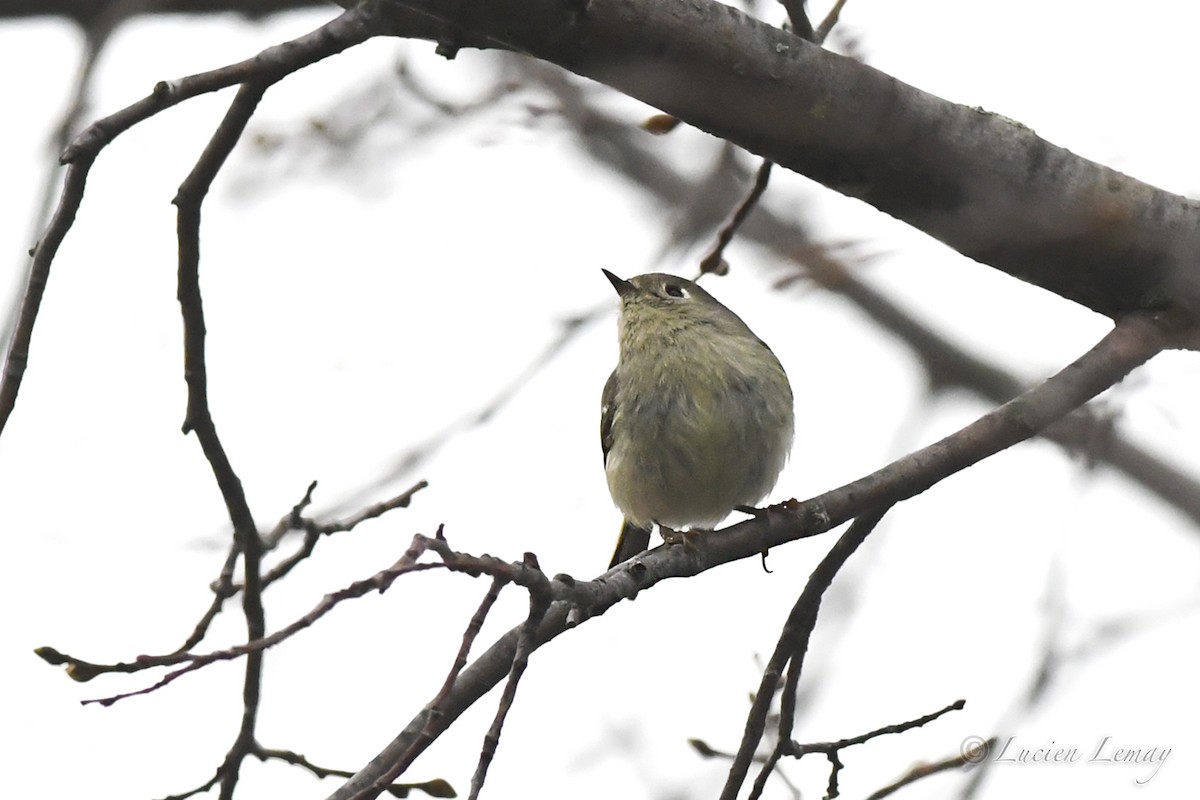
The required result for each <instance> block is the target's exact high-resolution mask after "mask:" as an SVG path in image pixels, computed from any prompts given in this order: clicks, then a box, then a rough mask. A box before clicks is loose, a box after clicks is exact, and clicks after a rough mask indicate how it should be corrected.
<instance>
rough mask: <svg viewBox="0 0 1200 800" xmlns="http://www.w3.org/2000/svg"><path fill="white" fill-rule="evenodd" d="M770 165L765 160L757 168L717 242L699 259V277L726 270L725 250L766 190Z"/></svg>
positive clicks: (769, 176) (723, 226)
mask: <svg viewBox="0 0 1200 800" xmlns="http://www.w3.org/2000/svg"><path fill="white" fill-rule="evenodd" d="M772 166H773V165H772V163H771V162H770V161H768V160H766V159H763V162H762V163H761V164H759V166H758V172H757V173H755V175H754V185H753V186H752V187H751V188H750V192H749V193H748V194H747V195H746V197H745V198H743V200H742V202H741V203H739V204H738V206H737V208H735V209H734V210H733V213H732V214H731V215H730V217H729V219H728V220H727V221H726V222H725V224H724V225H722V226H721V230H720V231H719V232H718V233H717V241H716V242H714V243H713V246H712V248H711V249H709V251H708V252H707V253H705V255H704V257H703V258H701V259H700V275H706V274H708V273H710V272H715V273H717V274H718V275H720V274H724V273H725V272H726V271H727V270H728V266H727V265H726V264H725V258H724V255H725V248H726V247H728V246H729V243H730V242H731V241H733V236H734V234H736V233H737V231H738V228H740V227H742V223H743V222H745V221H746V217H748V216H750V212H751V211H753V210H754V207H755V206H756V205H758V200H759V198H760V197H762V195H763V192H765V191H766V190H767V183H768V182H769V181H770V180H771V167H772Z"/></svg>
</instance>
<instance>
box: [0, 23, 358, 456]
mask: <svg viewBox="0 0 1200 800" xmlns="http://www.w3.org/2000/svg"><path fill="white" fill-rule="evenodd" d="M370 9H371V6H370V5H369V4H364V5H361V6H356V7H354V8H352V9H351V10H349V11H346V12H345V13H343V14H342V15H340V16H339V17H337V19H335V20H333V21H332V22H330V23H328V24H327V25H324V26H322V27H320V28H318V29H317V30H315V31H313V32H312V33H309V34H307V35H305V36H301V37H300V38H298V39H295V40H293V41H291V42H287V43H284V44H281V45H276V46H274V47H269V48H267V49H266V50H264V51H262V52H261V53H259V54H258V55H257V56H255V57H254V58H250V59H247V60H245V61H242V62H239V63H237V64H232V65H230V66H227V67H222V68H220V69H215V70H211V71H209V72H202V73H199V74H197V75H192V76H189V77H186V78H182V79H180V80H177V81H160V82H159V83H158V84H156V85H155V87H154V90H153V91H152V92H151V93H150V94H149V95H147V96H146V97H145V98H143V99H141V100H139V101H138V102H136V103H134V104H133V105H131V106H128V107H126V108H124V109H122V110H120V111H118V112H116V113H115V114H112V115H110V116H108V117H105V118H104V119H102V120H99V121H98V122H95V123H93V124H91V125H90V126H88V128H87V129H86V130H84V131H83V132H82V133H81V134H79V136H77V137H76V138H75V140H74V141H73V142H72V143H71V144H69V145H68V146H67V148H66V150H64V151H63V154H62V156H61V158H60V160H61V161H62V163H63V164H66V165H68V166H67V174H66V177H65V178H64V183H63V190H62V196H61V198H60V199H59V203H58V207H57V209H56V210H55V212H54V214H53V216H52V217H51V218H50V223H49V224H48V225H47V227H46V231H45V233H43V234H42V238H41V240H40V241H39V242H38V243H37V245H35V247H34V249H33V253H32V255H33V261H32V263H31V265H30V268H29V283H28V286H27V287H26V289H25V294H24V297H23V299H22V301H21V309H20V312H19V313H18V315H17V322H16V326H15V329H14V332H13V336H12V340H11V341H10V342H9V345H8V354H7V357H6V360H5V363H4V373H3V376H2V377H0V433H2V432H3V430H4V427H5V425H6V424H7V422H8V419H9V417H10V416H11V414H12V411H13V408H14V407H15V405H16V402H17V393H18V392H19V391H20V387H21V380H22V378H23V377H24V375H25V367H26V365H27V364H28V362H29V348H30V342H31V340H32V337H33V328H34V325H35V324H36V322H37V316H38V311H39V309H40V308H41V301H42V296H43V294H44V293H45V290H46V283H47V281H48V280H49V277H50V265H51V263H52V262H53V261H54V257H55V255H56V254H57V253H58V248H59V246H60V245H61V244H62V241H63V238H64V237H65V236H66V235H67V231H69V230H70V229H71V226H72V225H73V224H74V222H75V215H76V212H77V211H78V210H79V205H80V203H81V202H82V201H83V189H84V185H85V183H86V182H87V175H88V172H89V171H90V170H91V168H92V164H93V163H94V162H95V160H96V156H97V155H98V154H99V153H100V151H101V150H102V149H104V147H106V146H107V145H108V144H109V143H110V142H112V140H113V139H115V138H116V137H117V136H119V135H120V134H122V133H124V132H125V131H126V130H128V129H129V128H131V127H133V126H134V125H136V124H137V123H139V122H142V121H144V120H146V119H148V118H150V117H152V116H154V115H155V114H157V113H159V112H160V111H163V110H165V109H167V108H170V107H171V106H174V105H176V104H178V103H181V102H183V101H184V100H187V99H189V98H192V97H195V96H197V95H200V94H206V93H208V92H214V91H217V90H219V89H225V88H228V87H230V86H234V85H237V84H239V83H245V82H248V81H259V82H262V83H263V84H264V86H265V85H269V84H271V83H274V82H275V81H278V80H280V79H281V78H283V77H284V76H286V75H288V74H290V73H292V72H295V71H296V70H298V69H301V68H302V67H305V66H308V65H309V64H312V63H314V62H316V61H319V60H321V59H322V58H327V57H328V56H331V55H334V54H336V53H339V52H341V51H342V50H345V49H346V48H347V47H351V46H353V45H355V44H359V43H360V42H362V41H365V40H366V39H367V38H370V37H371V36H373V35H375V33H377V32H378V30H377V23H378V21H377V19H376V17H375V16H374V15H373V14H372V13H370Z"/></svg>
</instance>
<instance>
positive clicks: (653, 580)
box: [330, 315, 1177, 800]
mask: <svg viewBox="0 0 1200 800" xmlns="http://www.w3.org/2000/svg"><path fill="white" fill-rule="evenodd" d="M1176 335H1177V332H1176V331H1175V330H1173V328H1172V323H1171V322H1170V321H1169V320H1166V319H1161V318H1159V317H1156V316H1152V315H1135V316H1130V317H1127V318H1123V319H1121V320H1120V321H1119V322H1118V323H1117V325H1116V326H1115V327H1114V328H1113V330H1112V331H1111V332H1110V333H1109V334H1108V335H1107V336H1105V337H1104V338H1103V339H1102V340H1101V341H1100V342H1099V343H1097V344H1096V345H1095V346H1094V347H1093V348H1092V349H1091V350H1089V351H1088V352H1087V353H1084V354H1083V355H1082V356H1081V357H1080V358H1079V359H1077V360H1076V361H1074V362H1072V363H1071V364H1070V365H1068V366H1067V367H1066V368H1064V369H1063V370H1062V371H1060V372H1059V373H1057V374H1056V375H1054V376H1052V377H1051V378H1049V379H1047V380H1046V381H1045V382H1043V383H1042V384H1040V385H1038V386H1036V387H1034V388H1032V389H1030V390H1029V391H1027V392H1025V393H1024V394H1022V395H1021V396H1020V397H1017V398H1016V399H1014V400H1011V401H1009V402H1008V403H1005V404H1004V405H1002V406H1000V407H999V408H997V409H995V410H994V411H991V412H989V413H988V414H986V415H984V416H983V417H981V418H980V419H978V420H976V421H975V422H973V423H971V424H970V425H968V426H966V427H965V428H963V429H961V430H959V431H957V432H955V433H953V434H951V435H950V436H947V437H945V438H944V439H942V440H940V441H938V442H935V443H933V444H931V445H929V446H927V447H924V448H922V449H920V450H917V451H915V452H913V453H911V454H909V455H907V456H905V457H903V458H901V459H899V460H897V461H895V462H893V463H892V464H889V465H888V466H886V467H884V468H882V469H880V470H879V471H877V472H875V473H872V474H871V475H867V476H865V477H863V478H860V479H859V480H857V481H854V482H852V483H849V484H846V485H845V486H842V487H840V488H838V489H834V490H832V491H829V492H826V493H824V494H822V495H819V496H817V497H814V498H812V499H810V500H807V501H805V502H803V503H800V502H797V501H794V500H792V501H788V502H786V503H783V504H781V505H778V506H773V507H771V508H770V509H769V510H768V511H767V512H766V513H764V514H761V515H759V516H757V517H756V518H754V519H752V520H748V521H746V522H743V523H741V524H739V525H734V526H732V527H730V528H726V529H724V530H722V531H718V532H716V533H711V534H700V535H697V536H695V537H693V538H692V539H691V540H690V544H691V545H692V546H691V547H687V548H684V547H669V546H664V547H659V548H657V549H655V550H652V551H650V552H649V553H647V554H646V555H644V556H640V557H638V558H636V559H633V560H631V561H629V562H626V563H625V564H623V565H621V566H619V567H616V568H615V569H612V570H609V571H608V572H607V573H605V574H604V575H603V576H601V577H600V578H598V579H596V580H594V581H590V582H588V583H581V584H576V585H574V587H573V594H572V596H571V598H570V600H569V601H566V600H563V601H557V602H555V603H553V604H551V606H550V609H549V610H548V611H547V613H546V616H545V618H544V619H543V620H542V623H541V625H540V626H539V629H538V635H537V644H538V646H541V645H543V644H545V643H546V642H548V641H550V640H551V639H553V638H555V637H556V636H558V635H559V634H561V633H562V632H564V631H565V630H567V628H568V621H570V623H571V624H581V623H582V622H584V621H586V620H587V619H588V618H590V617H592V616H597V615H599V614H603V613H604V612H605V611H606V610H607V609H609V608H611V607H612V606H613V605H615V604H616V603H618V602H620V600H621V599H623V598H625V597H630V596H633V595H634V594H636V593H637V592H640V591H645V590H647V589H649V588H651V587H652V586H654V585H656V584H657V583H659V582H660V581H663V580H667V579H668V578H676V577H684V576H688V575H694V574H697V573H699V572H703V571H704V570H707V569H711V568H713V567H715V566H718V565H719V564H723V563H726V562H729V561H734V560H737V559H741V558H750V557H753V556H756V555H758V554H759V553H761V552H762V551H763V550H764V549H766V548H769V547H774V546H778V545H782V544H784V543H786V542H790V541H795V540H796V539H800V538H804V537H807V536H813V535H816V534H819V533H823V532H824V531H827V530H829V529H831V528H833V527H835V526H837V525H840V524H842V523H843V522H845V521H847V520H848V519H850V518H853V517H855V516H858V515H860V514H864V513H866V512H867V510H868V509H871V508H879V507H886V506H888V505H890V504H893V503H896V502H899V501H901V500H905V499H907V498H909V497H912V496H914V495H917V494H919V493H921V492H923V491H925V490H927V489H929V488H931V487H932V486H934V485H935V484H937V483H938V482H939V481H940V480H942V479H943V478H946V477H947V476H949V475H952V474H954V473H955V472H958V471H959V470H962V469H965V468H966V467H968V466H970V465H972V464H974V463H976V462H978V461H981V460H983V459H984V458H987V457H988V456H991V455H994V454H996V453H998V452H1000V451H1001V450H1003V449H1005V448H1007V447H1010V446H1012V445H1013V444H1016V443H1017V442H1020V441H1023V440H1025V439H1028V438H1030V437H1031V436H1033V435H1035V434H1036V433H1037V432H1038V431H1039V430H1040V429H1042V428H1044V427H1045V426H1046V425H1049V424H1050V423H1052V422H1053V421H1054V420H1055V419H1058V418H1059V417H1062V416H1063V415H1064V414H1067V413H1068V412H1070V411H1071V410H1072V409H1074V408H1077V407H1078V406H1080V405H1082V404H1083V403H1085V402H1087V401H1088V400H1089V399H1091V398H1092V397H1094V396H1095V395H1097V394H1099V393H1100V392H1102V391H1104V390H1105V389H1106V388H1108V387H1109V386H1112V385H1113V384H1115V383H1117V382H1119V381H1120V380H1121V379H1122V378H1123V377H1124V376H1125V375H1126V374H1128V373H1129V371H1130V370H1132V369H1134V368H1135V367H1137V366H1139V365H1141V364H1142V363H1144V362H1145V361H1147V360H1148V359H1150V358H1151V357H1153V356H1154V355H1155V354H1156V353H1158V352H1159V351H1161V350H1162V349H1163V348H1164V347H1165V346H1166V343H1167V342H1168V341H1169V340H1171V339H1172V338H1173V337H1174V336H1176ZM523 627H524V626H518V627H517V628H514V629H513V630H510V631H508V632H507V633H506V634H504V635H503V636H501V637H500V639H499V640H498V641H497V642H496V643H495V644H493V645H492V647H491V648H489V649H488V650H487V651H486V652H484V653H482V654H481V655H480V656H479V657H478V658H476V659H475V661H474V662H473V663H472V664H471V665H470V666H468V667H467V668H466V669H464V670H463V671H462V673H461V674H460V675H459V678H458V680H457V681H455V684H454V688H453V689H452V690H451V691H450V692H449V694H447V695H446V696H445V697H444V698H443V702H442V703H441V705H440V706H439V709H438V711H439V717H438V719H437V722H436V726H435V727H434V728H433V729H430V730H427V729H426V725H427V722H428V718H427V715H426V713H425V711H422V712H420V713H418V714H417V715H416V716H415V717H414V718H413V719H412V720H411V721H410V722H409V723H408V725H407V726H406V727H405V728H404V730H403V731H401V732H400V733H399V734H398V735H397V736H396V738H395V739H393V740H392V741H391V742H390V743H389V744H388V745H387V746H386V747H385V748H384V749H383V750H382V751H381V752H380V753H379V754H378V755H377V756H376V757H375V758H373V759H372V760H371V761H370V762H369V763H368V764H367V765H366V766H364V767H363V769H362V770H360V771H359V772H358V774H357V775H355V776H354V777H353V778H352V779H350V780H349V781H347V783H346V784H345V785H344V786H342V787H341V788H340V789H338V790H337V791H336V792H334V793H333V794H332V795H331V796H330V797H331V800H348V798H351V797H354V798H371V797H376V796H378V791H377V789H376V784H377V781H380V780H381V778H382V777H383V776H384V775H387V774H389V772H391V770H393V769H394V768H395V766H396V765H397V763H398V762H399V761H400V760H401V759H404V760H405V761H406V762H411V760H412V759H413V758H415V757H416V755H418V754H419V752H420V751H421V750H423V749H424V748H425V747H427V746H428V744H429V743H430V742H431V741H432V740H433V739H434V738H436V736H437V735H438V734H440V733H441V731H443V730H445V729H446V728H448V727H449V726H450V724H451V723H452V722H453V721H454V720H455V719H457V718H458V716H460V715H461V714H462V713H463V712H464V711H465V710H466V709H467V708H469V707H470V706H471V705H472V704H473V703H474V702H475V701H476V700H478V699H479V698H480V697H482V696H483V694H485V693H486V692H487V691H488V690H489V689H491V688H492V687H493V686H495V685H496V684H497V683H499V681H500V680H502V679H503V678H504V676H505V674H507V672H508V670H509V668H510V666H511V665H512V663H513V657H514V655H515V654H516V649H517V641H518V639H519V637H520V636H521V631H522V628H523Z"/></svg>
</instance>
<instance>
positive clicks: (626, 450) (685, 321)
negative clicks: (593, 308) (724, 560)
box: [600, 270, 794, 568]
mask: <svg viewBox="0 0 1200 800" xmlns="http://www.w3.org/2000/svg"><path fill="white" fill-rule="evenodd" d="M603 272H604V275H605V276H606V277H607V278H608V280H609V281H610V282H611V283H612V285H613V288H615V289H616V290H617V294H618V295H620V297H621V316H620V320H619V322H618V324H617V338H618V341H619V343H620V356H619V359H618V361H617V368H616V369H614V370H613V373H612V375H610V376H609V378H608V382H607V383H606V384H605V385H604V394H603V397H602V399H601V414H600V446H601V449H603V451H604V472H605V476H606V477H607V478H608V491H609V493H610V494H611V495H612V499H613V503H614V504H616V506H617V508H619V509H620V510H621V512H622V513H623V514H624V515H625V522H624V524H623V525H622V526H621V535H620V538H619V539H618V540H617V548H616V552H615V553H613V558H612V563H611V564H609V567H610V568H611V567H614V566H616V565H617V564H619V563H621V562H622V561H625V560H627V559H629V558H632V557H633V556H635V555H637V554H638V553H640V552H642V551H643V550H645V549H646V548H647V547H648V546H649V544H650V531H651V529H652V528H653V526H654V525H656V524H657V525H658V526H659V531H660V533H662V535H663V538H664V540H666V541H668V542H671V541H677V540H679V539H680V538H681V536H680V534H679V532H680V531H682V529H684V528H698V529H706V530H707V529H711V528H712V527H713V526H715V525H716V524H717V523H718V522H720V521H721V520H723V519H724V518H725V517H726V516H728V515H729V512H731V511H733V510H734V509H736V508H743V507H751V506H753V505H754V504H756V503H758V502H759V501H760V500H762V499H763V498H764V497H765V496H766V495H767V493H768V492H770V491H771V489H772V488H773V487H774V486H775V481H776V480H777V479H778V478H779V473H780V471H781V470H782V469H783V465H784V463H785V462H786V461H787V457H788V454H789V453H790V452H791V449H792V435H793V429H794V419H793V410H792V387H791V384H789V383H788V379H787V374H786V373H785V372H784V370H783V366H782V365H781V364H780V363H779V359H778V358H776V357H775V354H774V353H772V352H771V348H769V347H767V345H766V343H765V342H763V340H762V339H759V338H758V337H757V336H755V335H754V332H753V331H751V330H750V328H749V327H747V325H746V323H744V322H742V320H741V318H740V317H738V315H737V314H735V313H733V312H732V311H730V310H729V309H728V308H726V307H725V306H723V305H721V304H720V303H719V302H718V301H717V300H716V299H715V298H714V297H713V296H712V295H710V294H709V293H708V292H706V291H705V290H704V289H702V288H700V287H699V286H698V285H696V284H695V283H693V282H692V281H689V280H685V279H683V278H678V277H676V276H674V275H667V274H664V273H658V272H656V273H651V274H648V275H638V276H637V277H634V278H630V279H629V280H623V279H621V278H618V277H617V276H616V275H614V274H612V273H611V272H609V271H608V270H603Z"/></svg>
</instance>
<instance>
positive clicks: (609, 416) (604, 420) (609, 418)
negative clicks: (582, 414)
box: [600, 369, 617, 464]
mask: <svg viewBox="0 0 1200 800" xmlns="http://www.w3.org/2000/svg"><path fill="white" fill-rule="evenodd" d="M616 415H617V371H616V370H615V369H614V370H613V371H612V375H609V376H608V380H607V381H605V383H604V392H603V393H602V394H601V395H600V449H601V450H602V451H603V452H604V463H605V464H607V463H608V451H609V450H612V446H613V417H615V416H616Z"/></svg>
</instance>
